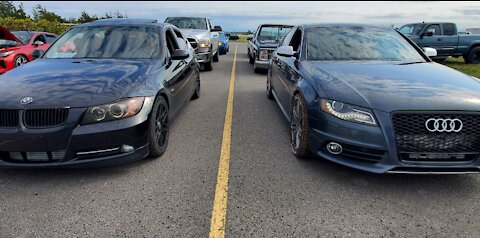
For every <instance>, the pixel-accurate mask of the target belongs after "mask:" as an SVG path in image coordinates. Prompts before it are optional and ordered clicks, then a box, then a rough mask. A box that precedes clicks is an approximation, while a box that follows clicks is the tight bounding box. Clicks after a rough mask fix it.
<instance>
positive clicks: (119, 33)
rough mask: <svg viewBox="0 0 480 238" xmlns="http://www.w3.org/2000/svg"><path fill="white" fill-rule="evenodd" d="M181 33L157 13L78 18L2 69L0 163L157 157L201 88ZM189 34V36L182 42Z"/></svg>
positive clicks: (70, 163) (97, 162)
mask: <svg viewBox="0 0 480 238" xmlns="http://www.w3.org/2000/svg"><path fill="white" fill-rule="evenodd" d="M181 36H182V34H181V33H180V30H179V29H178V28H176V27H175V26H173V25H170V24H160V23H156V20H138V19H137V20H134V19H105V20H98V21H94V22H90V23H86V24H81V25H76V26H74V27H72V28H71V29H69V30H68V31H67V32H66V33H64V34H63V35H62V36H61V37H60V38H59V39H58V40H57V41H56V42H55V43H53V45H52V46H51V47H50V48H49V49H48V50H47V51H46V52H44V53H43V52H42V51H43V50H41V49H37V50H34V51H33V52H32V55H33V56H34V58H35V57H39V56H40V55H42V56H41V57H40V58H39V59H37V60H35V61H33V62H32V63H29V64H26V65H24V66H22V67H20V68H18V69H16V70H12V71H9V72H7V73H5V74H4V75H2V76H0V95H2V97H0V118H2V119H1V120H0V141H1V142H2V143H0V167H89V166H105V165H115V164H121V163H126V162H129V161H134V160H138V159H142V158H145V157H147V156H149V157H151V158H156V157H159V156H161V155H162V154H163V153H164V152H165V150H166V149H167V145H168V138H169V125H170V123H171V122H172V120H173V119H174V118H175V116H176V115H177V114H178V113H179V112H180V108H181V107H182V106H183V105H184V104H185V103H186V102H188V101H189V100H190V99H191V98H198V97H199V95H200V77H199V64H198V63H197V60H196V58H195V53H194V52H193V50H191V49H189V48H188V47H186V45H185V44H183V43H182V42H179V41H177V38H181ZM182 40H183V41H186V39H182Z"/></svg>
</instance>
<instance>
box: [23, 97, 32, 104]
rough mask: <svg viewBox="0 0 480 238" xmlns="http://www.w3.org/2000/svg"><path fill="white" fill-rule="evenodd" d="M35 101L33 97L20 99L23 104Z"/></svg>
mask: <svg viewBox="0 0 480 238" xmlns="http://www.w3.org/2000/svg"><path fill="white" fill-rule="evenodd" d="M32 102H33V98H32V97H24V98H22V100H20V103H21V104H30V103H32Z"/></svg>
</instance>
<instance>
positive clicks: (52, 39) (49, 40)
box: [45, 34, 57, 44]
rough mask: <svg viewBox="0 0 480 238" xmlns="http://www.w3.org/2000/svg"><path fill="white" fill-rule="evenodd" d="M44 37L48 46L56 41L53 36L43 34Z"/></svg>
mask: <svg viewBox="0 0 480 238" xmlns="http://www.w3.org/2000/svg"><path fill="white" fill-rule="evenodd" d="M45 36H46V38H47V43H49V44H51V43H53V42H54V41H55V40H56V39H57V37H56V36H55V35H50V34H45Z"/></svg>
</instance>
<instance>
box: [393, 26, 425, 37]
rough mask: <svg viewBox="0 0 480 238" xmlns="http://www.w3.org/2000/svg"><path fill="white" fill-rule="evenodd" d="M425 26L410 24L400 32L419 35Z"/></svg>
mask: <svg viewBox="0 0 480 238" xmlns="http://www.w3.org/2000/svg"><path fill="white" fill-rule="evenodd" d="M423 26H424V24H409V25H405V26H402V27H401V28H400V30H399V31H400V32H401V33H402V34H409V35H418V33H420V31H421V30H422V28H423Z"/></svg>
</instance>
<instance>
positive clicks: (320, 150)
mask: <svg viewBox="0 0 480 238" xmlns="http://www.w3.org/2000/svg"><path fill="white" fill-rule="evenodd" d="M374 113H375V116H376V118H377V122H378V123H379V127H372V126H367V125H362V124H358V123H352V122H347V121H343V120H340V119H337V118H335V117H333V116H331V115H328V114H325V113H321V116H320V117H316V118H315V117H309V123H310V126H311V127H310V133H309V140H308V143H309V148H310V150H311V151H312V152H314V153H315V154H317V155H318V156H320V157H322V158H325V159H327V160H330V161H333V162H335V163H339V164H342V165H345V166H349V167H352V168H355V169H359V170H363V171H368V172H372V173H409V174H466V173H479V172H480V158H479V157H480V156H479V155H477V156H476V157H475V158H474V159H473V160H470V161H461V162H460V161H418V162H417V161H415V162H412V161H402V160H401V159H400V158H399V156H398V153H397V149H396V142H395V136H394V132H393V131H394V129H393V128H394V127H393V123H392V120H391V116H390V114H389V113H386V112H382V111H374ZM329 142H336V143H339V144H340V145H342V146H343V152H342V153H341V154H338V155H334V154H331V153H329V152H328V151H327V150H326V145H327V144H328V143H329Z"/></svg>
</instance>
